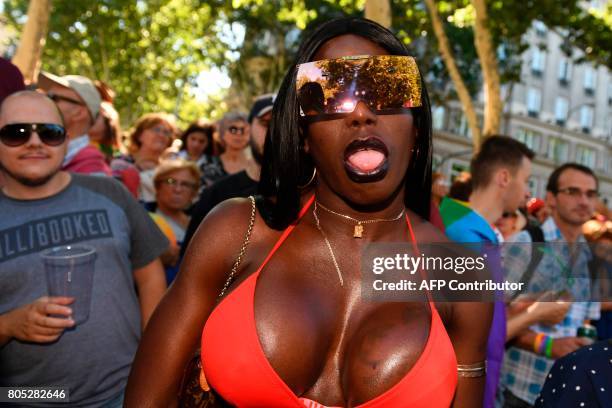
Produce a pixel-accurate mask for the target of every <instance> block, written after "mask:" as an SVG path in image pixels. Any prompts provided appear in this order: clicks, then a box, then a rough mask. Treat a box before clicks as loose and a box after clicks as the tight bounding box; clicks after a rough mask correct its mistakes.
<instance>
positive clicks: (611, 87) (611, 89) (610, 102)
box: [608, 81, 612, 106]
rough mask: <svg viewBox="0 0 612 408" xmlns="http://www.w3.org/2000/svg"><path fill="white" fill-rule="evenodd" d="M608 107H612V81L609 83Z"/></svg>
mask: <svg viewBox="0 0 612 408" xmlns="http://www.w3.org/2000/svg"><path fill="white" fill-rule="evenodd" d="M608 105H609V106H612V81H610V82H608Z"/></svg>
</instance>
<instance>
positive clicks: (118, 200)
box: [0, 174, 168, 406]
mask: <svg viewBox="0 0 612 408" xmlns="http://www.w3.org/2000/svg"><path fill="white" fill-rule="evenodd" d="M76 243H83V244H86V245H89V246H93V247H94V248H95V249H96V253H97V257H96V261H95V269H94V270H95V272H94V280H93V289H92V300H91V308H90V313H89V318H88V320H87V321H85V322H84V323H82V324H79V325H77V326H76V327H74V328H72V329H70V330H66V331H65V332H64V333H63V334H62V336H61V337H60V338H59V339H58V340H57V341H55V342H53V343H46V344H40V343H25V342H21V341H18V340H16V339H12V340H11V341H9V342H8V343H7V344H5V345H4V346H1V347H0V386H42V385H47V386H67V387H69V389H70V404H69V405H70V406H96V405H99V404H100V403H101V402H103V401H105V400H108V399H109V398H111V397H113V396H114V395H116V394H118V393H119V392H121V391H122V389H123V388H124V387H125V384H126V381H127V377H128V374H129V370H130V365H131V363H132V360H133V358H134V354H135V352H136V348H137V346H138V341H139V339H140V331H141V330H140V324H141V320H140V306H139V302H138V296H137V293H136V288H135V283H134V277H133V270H134V269H138V268H140V267H143V266H145V265H147V264H149V263H150V262H151V261H153V260H154V259H155V258H157V257H158V256H159V255H160V254H161V253H162V252H163V251H164V250H165V249H166V248H167V246H168V241H167V240H166V238H165V237H164V236H163V234H162V233H161V232H160V231H159V229H158V228H157V226H156V225H155V223H154V222H153V221H152V220H151V218H150V217H149V215H148V214H147V213H146V212H145V210H144V209H143V208H141V206H140V205H139V204H138V203H137V202H136V200H134V199H133V198H132V196H131V195H130V194H129V192H128V191H127V190H126V189H125V188H124V187H123V186H122V185H121V184H120V183H119V182H117V181H115V180H113V179H111V178H106V177H95V176H83V175H76V174H73V175H72V181H71V182H70V184H69V185H68V187H66V188H65V189H64V190H62V191H61V192H60V193H58V194H56V195H54V196H51V197H47V198H44V199H41V200H31V201H21V200H14V199H11V198H8V197H6V196H4V195H2V194H1V193H0V314H4V313H6V312H8V311H10V310H13V309H15V308H17V307H20V306H23V305H25V304H28V303H31V302H32V301H34V300H36V299H38V298H39V297H41V296H45V295H46V294H47V286H46V279H45V270H44V266H43V262H42V259H41V256H40V255H41V252H42V251H44V250H45V249H47V248H52V247H55V246H59V245H66V244H76ZM49 405H50V406H53V405H57V404H49ZM37 406H45V405H44V404H41V405H37Z"/></svg>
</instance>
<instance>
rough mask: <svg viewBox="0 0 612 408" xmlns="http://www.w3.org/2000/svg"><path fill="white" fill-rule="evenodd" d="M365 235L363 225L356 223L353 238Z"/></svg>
mask: <svg viewBox="0 0 612 408" xmlns="http://www.w3.org/2000/svg"><path fill="white" fill-rule="evenodd" d="M362 236H363V225H361V224H357V225H355V231H354V232H353V238H361V237H362Z"/></svg>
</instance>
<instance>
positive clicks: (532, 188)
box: [527, 176, 538, 197]
mask: <svg viewBox="0 0 612 408" xmlns="http://www.w3.org/2000/svg"><path fill="white" fill-rule="evenodd" d="M527 183H528V184H529V192H530V193H531V196H532V197H537V196H538V179H537V178H535V177H534V176H531V177H529V181H528V182H527Z"/></svg>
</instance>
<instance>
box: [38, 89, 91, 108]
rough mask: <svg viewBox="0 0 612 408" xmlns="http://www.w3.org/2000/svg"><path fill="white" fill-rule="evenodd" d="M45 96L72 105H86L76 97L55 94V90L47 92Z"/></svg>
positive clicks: (56, 101)
mask: <svg viewBox="0 0 612 408" xmlns="http://www.w3.org/2000/svg"><path fill="white" fill-rule="evenodd" d="M47 97H48V98H49V99H51V100H52V101H53V102H55V103H58V102H59V101H65V102H68V103H72V104H74V105H80V106H87V105H85V102H81V101H79V100H77V99H72V98H69V97H67V96H64V95H60V94H56V93H55V92H47Z"/></svg>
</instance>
